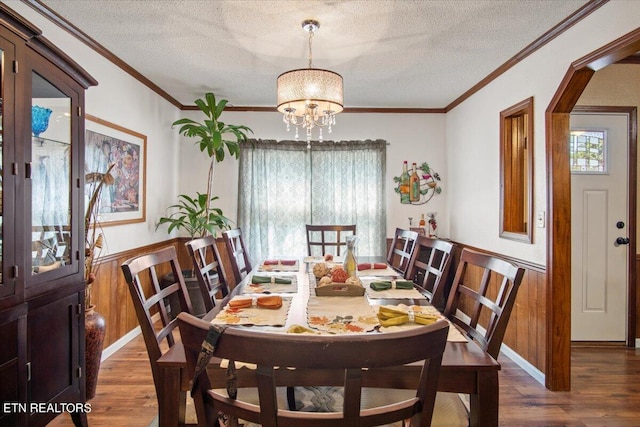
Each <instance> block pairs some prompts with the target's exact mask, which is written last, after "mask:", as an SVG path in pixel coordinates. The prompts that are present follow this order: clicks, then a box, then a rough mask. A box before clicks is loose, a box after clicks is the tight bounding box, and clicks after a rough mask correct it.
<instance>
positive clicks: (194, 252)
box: [185, 236, 229, 311]
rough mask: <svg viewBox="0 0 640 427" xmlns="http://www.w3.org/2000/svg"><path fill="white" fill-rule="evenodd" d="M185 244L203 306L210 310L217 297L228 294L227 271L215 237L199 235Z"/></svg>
mask: <svg viewBox="0 0 640 427" xmlns="http://www.w3.org/2000/svg"><path fill="white" fill-rule="evenodd" d="M185 246H186V247H187V251H188V252H189V256H190V257H191V261H192V263H193V269H194V271H195V274H196V277H197V278H198V284H199V288H200V293H201V294H202V299H203V301H204V307H205V309H206V311H210V310H211V309H213V307H215V305H216V303H217V299H218V297H220V298H224V297H226V296H227V295H229V285H228V283H229V282H228V280H227V273H226V272H225V269H224V267H223V266H222V262H221V261H220V253H219V252H218V247H217V245H216V239H215V237H213V236H206V237H201V238H199V239H193V240H190V241H188V242H187V243H185Z"/></svg>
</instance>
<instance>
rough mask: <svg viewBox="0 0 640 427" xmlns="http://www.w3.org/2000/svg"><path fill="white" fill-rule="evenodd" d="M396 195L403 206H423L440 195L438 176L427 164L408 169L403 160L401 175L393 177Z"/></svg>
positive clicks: (413, 165) (414, 165) (440, 188)
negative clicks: (398, 195)
mask: <svg viewBox="0 0 640 427" xmlns="http://www.w3.org/2000/svg"><path fill="white" fill-rule="evenodd" d="M393 182H395V183H396V184H397V185H396V189H395V190H396V193H398V194H400V203H402V204H405V205H424V204H425V203H427V202H428V201H429V200H431V199H432V198H433V196H435V195H436V194H440V193H442V187H440V175H438V173H437V172H436V171H434V170H433V169H431V168H430V167H429V164H428V163H427V162H423V163H422V164H421V165H420V166H417V164H416V163H413V164H412V167H411V169H409V168H408V164H407V161H406V160H405V161H404V163H403V165H402V174H401V175H400V176H394V177H393Z"/></svg>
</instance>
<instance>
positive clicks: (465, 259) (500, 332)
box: [444, 248, 524, 359]
mask: <svg viewBox="0 0 640 427" xmlns="http://www.w3.org/2000/svg"><path fill="white" fill-rule="evenodd" d="M494 276H495V279H494V280H492V279H493V278H494ZM523 276H524V268H522V267H517V266H516V265H514V264H512V263H510V262H509V261H506V260H504V259H501V258H497V257H495V256H492V255H488V254H484V253H480V252H475V251H472V250H469V249H466V248H465V249H463V250H462V254H461V255H460V261H459V262H458V268H457V270H456V275H455V278H454V279H453V284H452V287H451V291H450V293H449V300H448V301H447V306H446V308H445V311H444V315H445V316H446V317H447V318H448V319H449V320H450V321H451V322H452V323H453V324H454V325H456V326H458V327H459V328H460V329H462V330H463V331H464V333H465V334H466V335H467V337H468V338H470V339H471V340H473V341H475V342H476V343H478V345H480V347H482V349H483V350H485V351H486V352H487V353H489V355H491V357H493V358H494V359H497V358H498V354H499V353H500V347H501V346H502V340H503V338H504V334H505V331H506V330H507V324H508V322H509V317H510V316H511V311H512V310H513V306H514V305H515V301H516V296H517V294H518V289H519V288H520V283H521V282H522V278H523Z"/></svg>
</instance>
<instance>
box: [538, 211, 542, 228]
mask: <svg viewBox="0 0 640 427" xmlns="http://www.w3.org/2000/svg"><path fill="white" fill-rule="evenodd" d="M536 226H537V227H538V228H544V211H538V212H537V213H536Z"/></svg>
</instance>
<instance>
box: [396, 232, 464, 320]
mask: <svg viewBox="0 0 640 427" xmlns="http://www.w3.org/2000/svg"><path fill="white" fill-rule="evenodd" d="M452 251H453V244H452V243H451V242H447V241H445V240H438V239H433V238H430V237H425V236H418V240H417V241H416V248H415V250H414V251H413V254H412V256H411V259H410V260H409V266H408V268H407V274H406V278H407V279H409V280H412V281H413V282H414V283H415V284H417V285H418V286H420V287H421V288H422V289H423V292H424V293H425V294H426V296H427V299H428V300H429V302H431V303H432V304H433V305H434V306H435V307H437V308H439V309H444V307H445V305H446V301H445V299H446V298H445V290H446V289H445V288H446V283H445V279H446V278H447V276H448V274H449V266H450V264H451V258H452V256H451V255H452V254H451V253H452Z"/></svg>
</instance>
